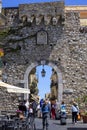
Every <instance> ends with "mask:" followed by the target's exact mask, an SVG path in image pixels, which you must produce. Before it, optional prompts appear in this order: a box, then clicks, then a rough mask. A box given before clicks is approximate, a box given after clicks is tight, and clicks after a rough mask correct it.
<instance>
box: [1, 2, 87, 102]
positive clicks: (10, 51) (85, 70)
mask: <svg viewBox="0 0 87 130" xmlns="http://www.w3.org/2000/svg"><path fill="white" fill-rule="evenodd" d="M55 5H56V6H57V3H55ZM22 6H23V8H24V9H25V12H23V10H22ZM19 7H20V12H19V14H20V15H19V16H20V18H21V16H23V15H25V14H26V15H27V16H28V15H29V10H28V7H30V9H32V5H30V6H29V5H26V6H25V5H21V6H19ZM36 7H37V8H38V7H40V5H39V4H38V5H37V4H36ZM45 7H46V11H48V12H47V14H50V16H51V17H52V15H51V12H50V11H49V8H51V10H54V8H53V7H52V6H51V7H50V3H49V6H48V4H47V5H45V6H43V4H41V7H40V8H41V10H42V13H43V14H44V15H45V14H46V12H45V13H44V11H43V8H44V10H45ZM63 9H64V7H62V11H64V10H63ZM33 11H34V10H33V9H32V12H33ZM36 12H37V11H36ZM23 13H24V14H23ZM33 13H34V14H35V12H33ZM63 13H64V12H63ZM37 14H38V13H37ZM56 15H57V12H56V14H55V16H56ZM58 15H59V14H58ZM60 15H62V14H61V13H60ZM36 16H37V15H35V17H36ZM63 16H64V17H65V22H64V23H63V19H59V21H58V22H57V23H56V24H55V25H53V24H52V21H51V22H49V24H47V25H46V24H45V23H44V19H42V21H41V22H40V23H39V25H36V23H35V21H32V22H31V24H30V23H28V21H26V23H22V24H21V26H19V24H18V26H16V27H15V26H14V27H12V28H11V29H10V31H9V35H8V36H7V37H6V38H5V39H4V40H3V41H2V42H3V48H4V51H5V56H4V57H3V61H5V65H4V71H3V74H5V73H6V74H7V77H8V79H7V82H8V83H11V84H14V85H18V83H20V81H21V80H23V79H24V73H25V71H26V69H27V67H28V66H29V65H31V63H34V62H38V63H39V64H41V63H40V61H41V60H45V61H46V64H47V63H48V62H52V63H54V64H55V65H56V66H57V67H58V68H59V69H60V70H61V72H62V77H63V99H64V100H65V102H66V103H67V104H69V103H70V102H71V101H72V100H74V99H78V98H80V97H81V96H83V95H85V94H86V93H87V65H86V64H87V58H86V56H87V33H81V32H80V31H79V29H80V18H79V13H77V12H75V11H66V13H64V14H63ZM66 90H68V92H67V91H66ZM70 90H72V91H70Z"/></svg>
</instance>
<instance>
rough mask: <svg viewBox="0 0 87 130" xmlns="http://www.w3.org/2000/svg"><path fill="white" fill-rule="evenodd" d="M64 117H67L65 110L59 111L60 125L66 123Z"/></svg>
mask: <svg viewBox="0 0 87 130" xmlns="http://www.w3.org/2000/svg"><path fill="white" fill-rule="evenodd" d="M66 119H67V115H66V111H64V110H63V111H61V115H60V124H61V125H66Z"/></svg>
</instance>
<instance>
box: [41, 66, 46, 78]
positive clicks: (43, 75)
mask: <svg viewBox="0 0 87 130" xmlns="http://www.w3.org/2000/svg"><path fill="white" fill-rule="evenodd" d="M45 74H46V71H45V70H44V65H43V69H42V71H41V75H42V77H45Z"/></svg>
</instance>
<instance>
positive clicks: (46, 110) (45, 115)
mask: <svg viewBox="0 0 87 130" xmlns="http://www.w3.org/2000/svg"><path fill="white" fill-rule="evenodd" d="M41 111H42V125H43V130H44V129H45V127H46V130H48V126H49V121H48V120H49V118H50V105H49V103H48V100H45V101H44V103H43V105H42V108H41Z"/></svg>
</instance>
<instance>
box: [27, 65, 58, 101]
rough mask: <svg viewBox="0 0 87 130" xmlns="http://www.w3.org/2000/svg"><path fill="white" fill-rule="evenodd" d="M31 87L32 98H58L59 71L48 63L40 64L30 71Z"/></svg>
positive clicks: (30, 97) (30, 98)
mask: <svg viewBox="0 0 87 130" xmlns="http://www.w3.org/2000/svg"><path fill="white" fill-rule="evenodd" d="M28 80H29V89H30V96H29V100H32V98H34V99H36V98H39V99H42V98H43V99H44V98H48V99H50V100H55V99H58V75H57V72H56V71H55V70H54V69H53V68H52V67H50V66H48V65H44V66H43V65H38V66H36V67H35V68H33V69H32V70H31V71H30V73H29V78H28Z"/></svg>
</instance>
